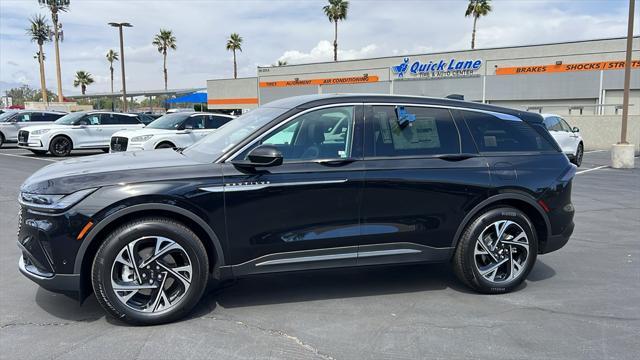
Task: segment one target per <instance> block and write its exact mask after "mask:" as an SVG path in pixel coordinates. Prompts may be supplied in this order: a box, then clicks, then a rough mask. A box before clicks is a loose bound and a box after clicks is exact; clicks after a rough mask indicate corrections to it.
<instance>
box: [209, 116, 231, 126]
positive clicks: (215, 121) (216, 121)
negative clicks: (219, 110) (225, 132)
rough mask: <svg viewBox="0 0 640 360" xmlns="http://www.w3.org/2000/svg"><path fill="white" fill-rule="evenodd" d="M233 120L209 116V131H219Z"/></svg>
mask: <svg viewBox="0 0 640 360" xmlns="http://www.w3.org/2000/svg"><path fill="white" fill-rule="evenodd" d="M229 120H231V118H228V117H225V116H217V115H209V116H208V117H207V123H206V126H207V129H217V128H219V127H220V126H222V125H224V124H226V123H228V122H229Z"/></svg>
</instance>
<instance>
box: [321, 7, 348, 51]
mask: <svg viewBox="0 0 640 360" xmlns="http://www.w3.org/2000/svg"><path fill="white" fill-rule="evenodd" d="M322 9H323V10H324V14H325V15H326V16H327V18H328V19H329V21H330V22H332V23H333V24H334V26H335V27H334V32H333V61H338V21H342V20H346V19H347V11H348V10H349V2H348V1H345V0H329V5H325V6H324V7H323V8H322Z"/></svg>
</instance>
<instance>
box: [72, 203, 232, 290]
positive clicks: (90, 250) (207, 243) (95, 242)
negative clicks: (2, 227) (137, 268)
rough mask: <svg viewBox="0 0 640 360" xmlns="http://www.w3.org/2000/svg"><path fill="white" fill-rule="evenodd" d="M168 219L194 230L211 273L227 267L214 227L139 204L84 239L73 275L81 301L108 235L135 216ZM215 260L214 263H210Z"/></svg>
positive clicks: (175, 210) (181, 212) (184, 213)
mask: <svg viewBox="0 0 640 360" xmlns="http://www.w3.org/2000/svg"><path fill="white" fill-rule="evenodd" d="M141 216H165V217H170V218H172V219H175V220H178V221H180V222H182V223H184V224H185V225H186V226H188V227H189V228H190V229H191V230H193V231H194V232H195V233H196V235H198V237H199V238H200V239H201V240H202V242H203V245H204V247H205V249H206V251H207V257H208V258H209V260H210V261H209V273H216V272H217V271H218V270H219V269H220V267H221V266H223V265H224V253H223V250H222V245H221V243H220V239H219V237H218V236H217V235H216V233H215V232H214V231H213V229H211V227H210V226H209V225H208V224H207V223H206V222H205V221H204V220H202V219H201V218H200V217H199V216H198V215H196V214H194V213H193V212H191V211H189V210H186V209H183V208H181V207H178V206H174V205H168V204H158V203H151V204H138V205H133V206H129V207H127V208H125V209H122V210H120V211H117V212H115V213H113V214H110V215H109V216H107V217H106V218H105V219H103V220H102V221H100V222H99V223H98V224H97V225H96V226H95V227H94V228H93V229H91V231H90V232H89V233H88V234H87V236H86V237H85V238H84V240H83V242H82V245H81V246H80V249H78V253H77V254H76V258H75V263H74V273H76V274H80V299H81V300H83V299H84V298H86V296H88V295H89V294H90V293H91V291H92V285H91V274H90V272H91V265H92V263H93V259H94V257H95V255H96V253H97V251H98V248H99V247H100V245H101V244H102V243H103V242H104V240H105V239H106V237H107V235H108V234H109V232H111V231H113V230H114V229H116V228H117V227H118V226H120V225H122V224H124V223H126V222H128V221H130V220H131V219H132V218H134V217H141ZM211 260H213V261H211Z"/></svg>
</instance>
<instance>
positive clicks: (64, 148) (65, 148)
mask: <svg viewBox="0 0 640 360" xmlns="http://www.w3.org/2000/svg"><path fill="white" fill-rule="evenodd" d="M71 150H73V142H72V141H71V139H70V138H68V137H67V136H64V135H58V136H56V137H54V138H53V139H51V142H50V143H49V152H50V153H51V155H53V156H56V157H65V156H69V154H71Z"/></svg>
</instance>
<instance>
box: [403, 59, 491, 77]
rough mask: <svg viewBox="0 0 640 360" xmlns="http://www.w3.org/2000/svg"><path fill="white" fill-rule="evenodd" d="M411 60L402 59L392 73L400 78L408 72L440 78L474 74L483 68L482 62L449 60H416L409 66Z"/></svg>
mask: <svg viewBox="0 0 640 360" xmlns="http://www.w3.org/2000/svg"><path fill="white" fill-rule="evenodd" d="M409 63H410V62H409V58H408V57H405V58H404V59H402V63H401V64H400V65H396V66H392V67H391V71H392V72H393V73H394V74H396V75H397V76H398V78H403V77H404V75H405V74H406V73H407V70H408V71H409V73H410V74H412V75H424V76H427V75H430V76H432V77H439V76H464V75H470V74H473V72H475V71H476V70H479V69H480V67H481V66H482V60H480V59H476V60H456V59H449V60H448V61H446V60H439V61H437V62H434V61H429V62H428V63H421V62H420V61H418V60H416V61H414V62H413V63H411V64H409Z"/></svg>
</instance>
